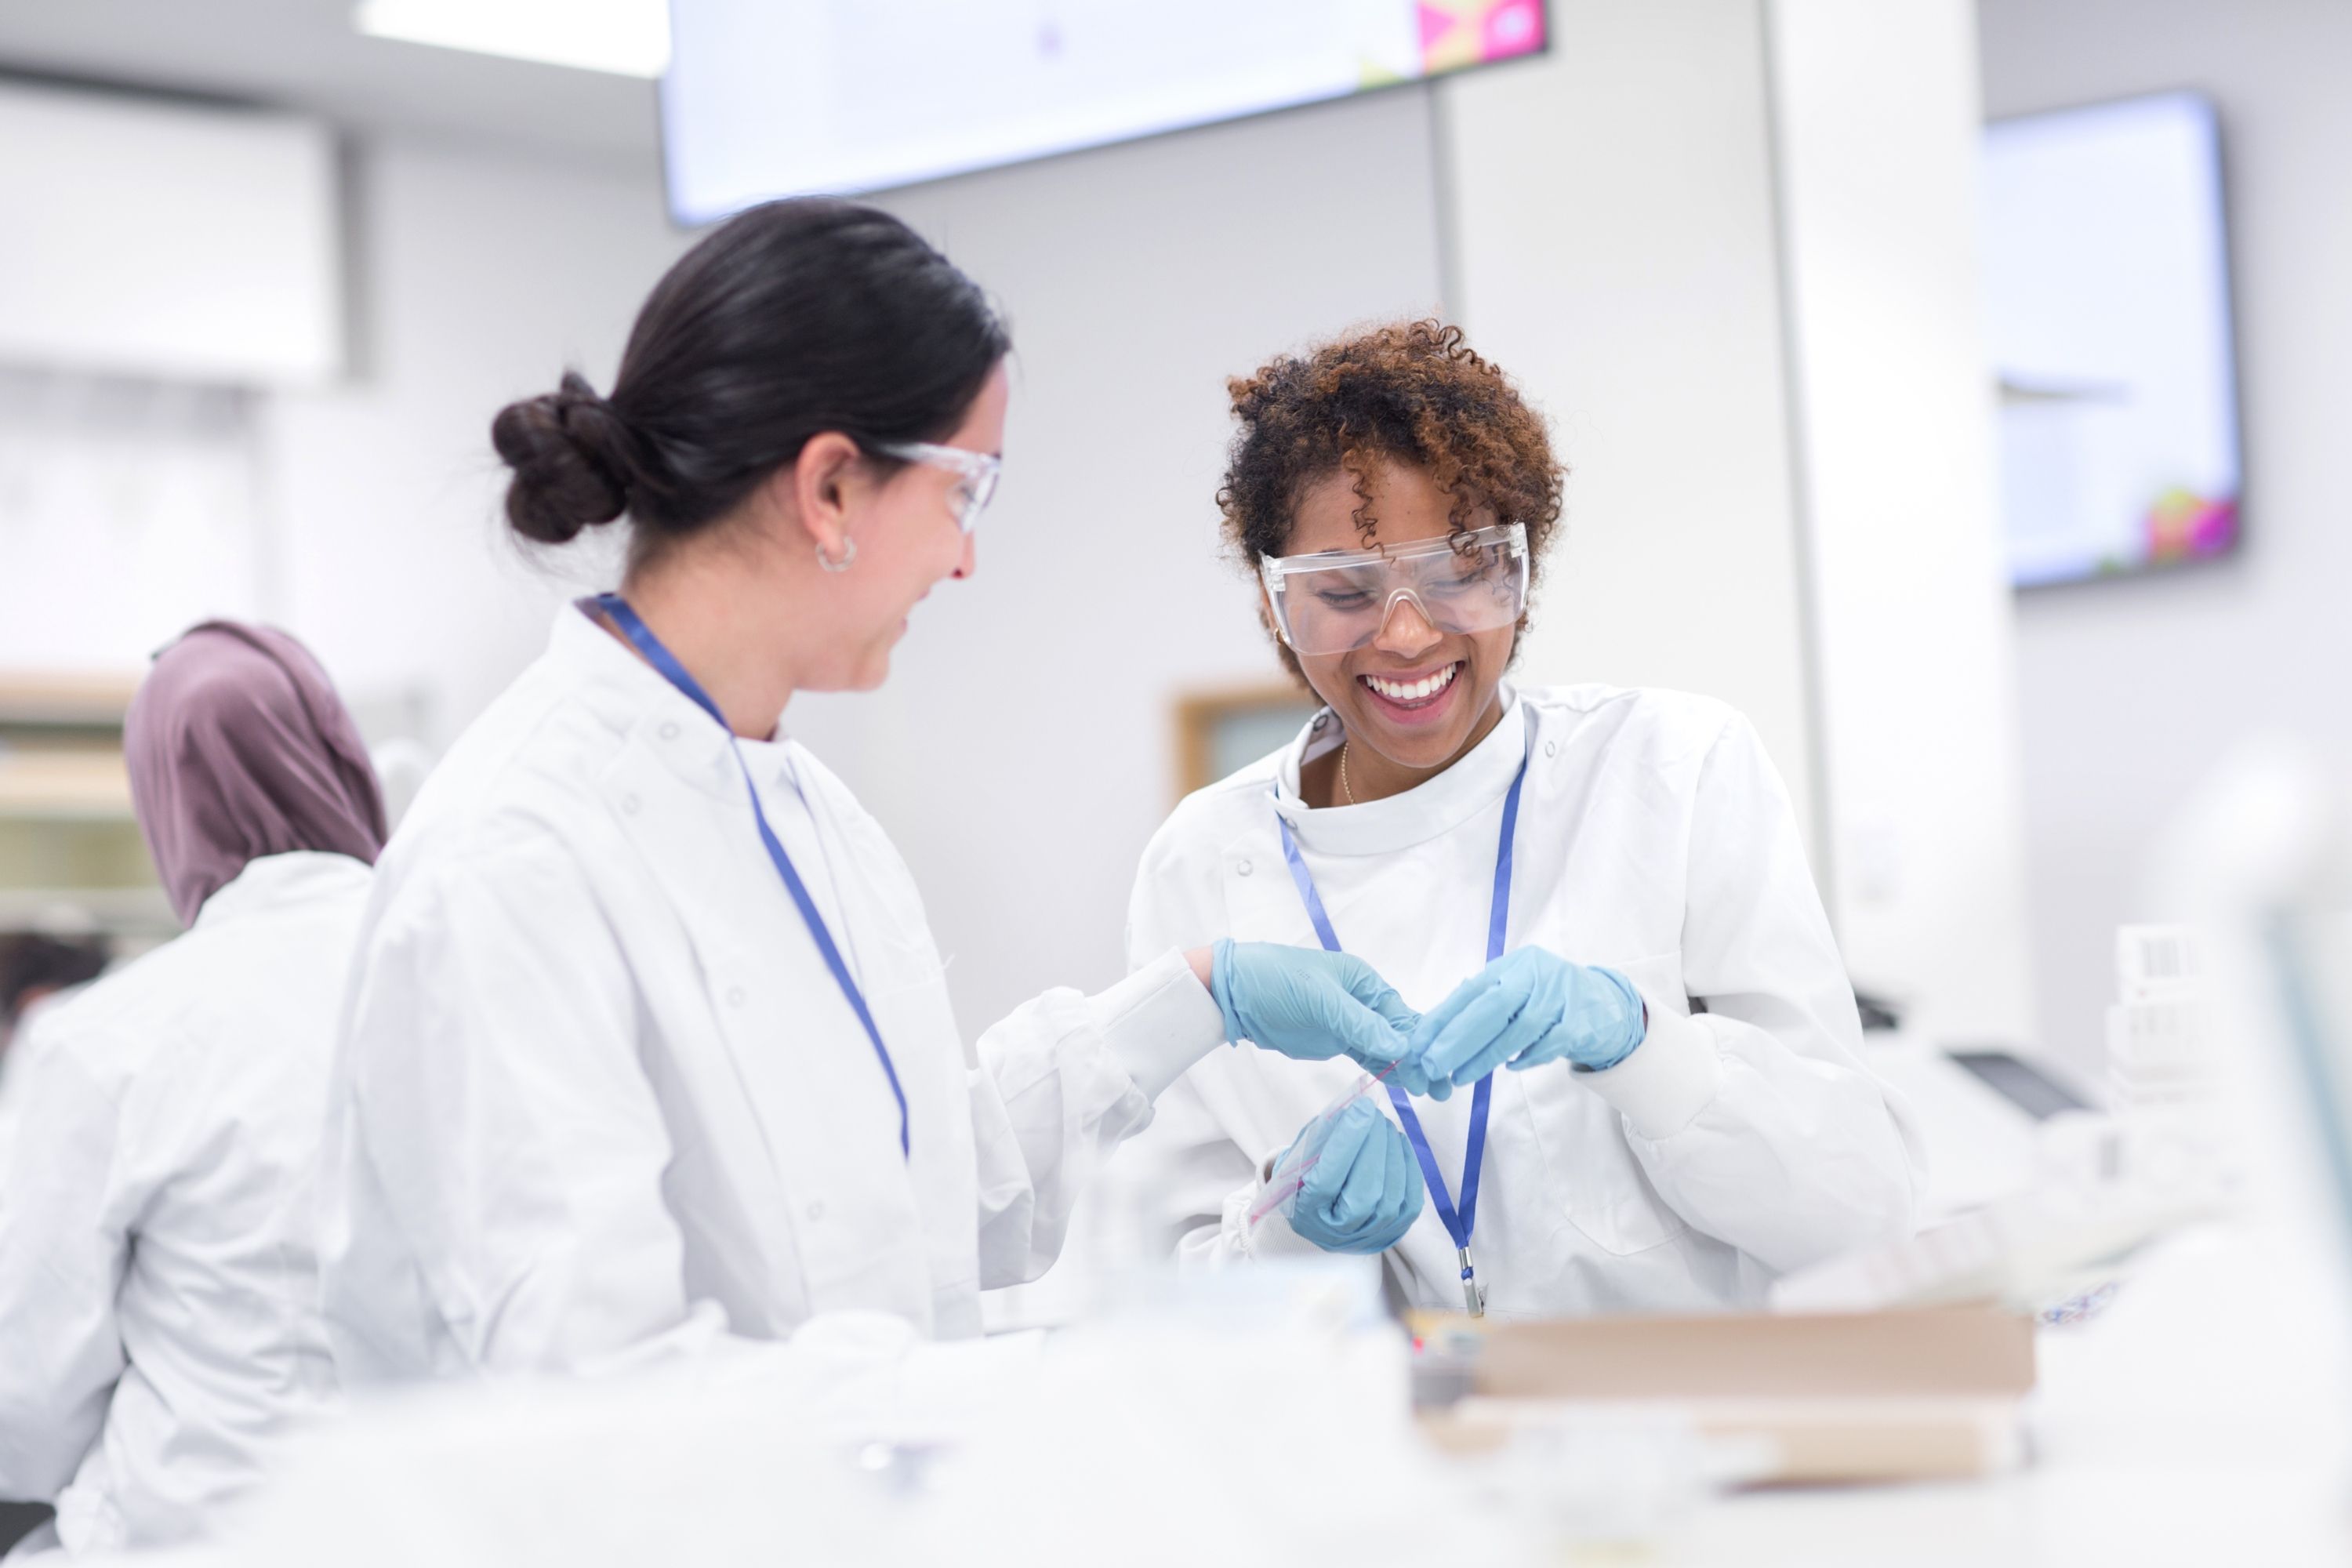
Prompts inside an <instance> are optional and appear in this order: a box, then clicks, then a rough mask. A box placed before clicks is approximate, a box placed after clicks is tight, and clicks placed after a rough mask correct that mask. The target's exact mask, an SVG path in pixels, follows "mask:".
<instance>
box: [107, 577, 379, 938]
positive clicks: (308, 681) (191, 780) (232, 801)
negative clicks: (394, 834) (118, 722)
mask: <svg viewBox="0 0 2352 1568" xmlns="http://www.w3.org/2000/svg"><path fill="white" fill-rule="evenodd" d="M122 753H123V758H124V760H125V761H126V762H128V763H130V764H131V805H132V806H133V808H134V809H136V810H137V812H138V814H139V826H140V827H141V828H142V830H144V831H145V833H146V835H147V847H148V849H149V850H150V851H151V852H152V854H153V855H154V857H155V868H156V870H157V871H159V872H161V873H162V874H163V890H164V891H165V892H166V893H168V894H169V895H170V896H171V900H172V909H173V912H174V913H176V914H177V915H178V916H179V917H180V923H181V924H183V925H186V924H188V923H190V922H192V921H194V920H195V918H196V911H197V910H200V909H202V908H204V904H205V900H206V899H209V898H211V897H212V896H213V895H214V894H215V893H216V892H218V891H220V889H223V888H225V887H226V886H227V885H228V884H229V883H230V882H232V881H234V880H235V879H236V875H237V873H238V872H240V871H242V870H244V869H245V868H246V865H247V862H249V861H253V860H258V859H260V858H262V857H263V856H265V855H285V854H290V853H292V852H294V851H296V850H302V849H311V850H322V851H325V852H327V853H330V854H335V855H349V856H350V857H352V858H353V859H355V860H364V861H366V862H367V863H368V864H369V865H371V866H373V864H375V858H376V856H377V855H378V854H379V853H380V852H381V851H382V850H383V837H384V826H383V793H382V792H381V791H380V790H379V789H378V788H377V787H376V782H375V769H374V768H373V766H371V765H370V764H369V763H368V754H367V747H366V746H365V745H364V744H362V742H361V740H360V732H359V728H358V726H356V725H355V724H353V723H352V716H351V714H350V713H349V712H348V711H347V710H345V709H344V707H343V702H342V699H341V698H340V697H338V696H336V695H335V688H334V685H333V683H331V681H329V680H328V679H327V672H326V671H325V670H323V669H321V668H319V661H318V660H317V659H315V658H311V657H310V649H308V648H306V647H303V646H302V645H301V644H300V643H299V642H296V641H295V640H294V639H293V638H292V637H288V636H287V635H286V634H285V633H284V632H281V631H275V630H272V629H271V628H269V627H268V626H244V625H241V624H239V623H237V622H235V621H206V622H205V623H203V624H202V625H200V626H192V627H190V628H189V629H188V631H187V632H186V633H185V634H184V635H183V636H182V637H181V638H180V640H179V641H177V642H175V643H173V645H172V646H171V647H167V648H165V649H164V650H163V652H162V653H159V654H157V655H156V656H155V668H153V669H152V670H151V671H150V672H149V673H148V676H147V679H145V680H144V681H142V683H141V684H140V687H139V693H138V695H137V696H135V697H133V698H132V699H131V711H130V713H129V715H128V716H127V717H125V719H124V720H123V724H122Z"/></svg>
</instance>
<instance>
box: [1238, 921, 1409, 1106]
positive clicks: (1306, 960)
mask: <svg viewBox="0 0 2352 1568" xmlns="http://www.w3.org/2000/svg"><path fill="white" fill-rule="evenodd" d="M1210 962H1211V965H1212V970H1211V977H1210V981H1209V990H1210V992H1211V994H1213V995H1214V996H1215V997H1216V999H1217V1007H1218V1010H1219V1011H1221V1012H1223V1014H1224V1017H1225V1038H1226V1039H1227V1040H1228V1041H1232V1042H1236V1043H1238V1042H1239V1041H1242V1040H1249V1041H1251V1042H1253V1043H1254V1044H1255V1045H1257V1046H1259V1047H1262V1048H1264V1049H1265V1050H1269V1051H1278V1052H1280V1053H1281V1054H1282V1055H1284V1056H1286V1057H1295V1058H1299V1059H1301V1060H1304V1061H1319V1060H1323V1059H1325V1058H1330V1057H1337V1056H1346V1057H1349V1058H1354V1060H1355V1061H1356V1062H1357V1063H1358V1064H1359V1065H1360V1066H1362V1067H1365V1068H1369V1069H1370V1070H1371V1071H1373V1072H1376V1073H1385V1074H1387V1075H1388V1076H1389V1078H1390V1079H1391V1081H1393V1082H1395V1083H1396V1084H1398V1085H1399V1086H1400V1087H1401V1088H1402V1089H1404V1090H1405V1092H1406V1093H1408V1094H1419V1093H1422V1092H1423V1090H1424V1089H1426V1088H1427V1087H1428V1085H1427V1080H1426V1079H1424V1078H1423V1074H1422V1070H1421V1064H1420V1062H1419V1060H1418V1059H1417V1058H1415V1059H1408V1054H1407V1050H1406V1037H1407V1036H1408V1035H1409V1034H1410V1033H1411V1032H1412V1026H1414V1025H1415V1024H1416V1023H1418V1022H1419V1021H1420V1018H1421V1015H1419V1014H1418V1013H1415V1012H1414V1011H1413V1010H1412V1008H1410V1007H1408V1006H1406V1005H1405V1004H1404V998H1403V997H1402V996H1399V995H1398V994H1396V991H1395V989H1394V988H1393V987H1391V985H1390V984H1389V983H1388V982H1387V981H1385V980H1383V979H1381V977H1380V974H1379V973H1378V972H1377V971H1376V970H1374V969H1373V968H1372V966H1371V965H1370V964H1369V963H1365V962H1364V961H1363V960H1362V959H1360V958H1355V957H1351V956H1350V955H1349V954H1347V953H1344V952H1320V951H1318V950H1317V949H1315V948H1311V947H1288V946H1285V945H1284V944H1282V943H1280V942H1233V941H1229V940H1228V941H1220V942H1217V943H1216V945H1215V947H1214V948H1213V950H1212V954H1211V960H1210Z"/></svg>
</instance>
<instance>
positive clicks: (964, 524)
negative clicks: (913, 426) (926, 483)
mask: <svg viewBox="0 0 2352 1568" xmlns="http://www.w3.org/2000/svg"><path fill="white" fill-rule="evenodd" d="M874 450H876V451H877V452H879V453H881V454H882V455H883V456H884V457H886V458H898V460H899V461H900V462H902V463H920V464H922V465H923V466H924V467H925V468H945V469H947V470H948V472H950V473H951V474H956V475H959V476H961V478H960V479H959V482H958V483H957V485H956V487H955V489H953V490H952V491H950V500H953V501H954V502H955V509H956V526H957V527H958V528H961V529H962V530H963V531H965V532H966V533H970V532H971V531H972V530H973V529H974V528H976V527H978V526H979V524H980V514H981V513H982V512H983V511H986V510H988V502H989V500H990V498H991V497H992V496H994V495H995V494H996V480H997V478H998V476H1000V475H1002V474H1003V472H1004V459H1003V458H995V457H991V456H990V455H989V454H988V453H986V452H970V451H966V450H965V449H964V448H963V447H940V446H934V445H933V444H932V443H930V442H929V441H891V442H887V443H877V445H876V446H875V447H874Z"/></svg>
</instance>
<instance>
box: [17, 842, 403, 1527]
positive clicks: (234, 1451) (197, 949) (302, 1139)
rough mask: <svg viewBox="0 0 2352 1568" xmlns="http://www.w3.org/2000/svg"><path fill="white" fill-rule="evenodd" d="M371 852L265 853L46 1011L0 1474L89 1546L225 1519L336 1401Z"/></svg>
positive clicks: (33, 1087) (21, 1176)
mask: <svg viewBox="0 0 2352 1568" xmlns="http://www.w3.org/2000/svg"><path fill="white" fill-rule="evenodd" d="M367 889H368V868H367V867H366V866H364V865H362V864H361V863H360V862H359V861H356V860H352V859H349V858H345V857H343V856H340V855H314V854H292V855H272V856H268V857H266V858H262V859H259V860H256V861H254V862H252V863H251V864H250V865H248V866H247V867H246V868H245V870H244V871H243V872H242V873H241V874H240V875H239V876H238V877H237V878H236V880H234V881H232V882H230V883H229V884H228V885H227V886H226V887H225V888H222V889H220V890H219V891H217V892H215V894H213V896H212V897H211V898H209V899H207V900H205V906H204V908H203V910H201V911H199V912H198V914H197V916H196V921H195V924H194V926H192V927H190V928H189V930H188V931H186V933H185V934H184V935H182V936H181V937H179V938H178V939H177V940H176V941H173V942H168V943H166V944H165V945H164V946H163V947H161V948H158V949H156V950H155V951H154V952H151V953H148V954H147V955H146V956H144V957H142V958H141V959H139V960H138V961H137V962H135V963H131V964H129V965H127V966H125V967H123V968H121V969H120V970H117V971H116V972H114V973H110V974H109V975H107V976H106V977H105V978H103V979H101V980H99V981H97V982H95V983H94V984H91V985H90V986H89V989H88V990H86V991H84V992H82V993H81V994H79V995H78V996H76V997H74V998H73V999H72V1000H71V1001H69V1002H66V1003H63V1004H61V1005H58V1006H56V1007H54V1008H47V1009H45V1010H44V1011H43V1012H42V1013H41V1014H40V1015H39V1016H38V1017H37V1020H35V1021H34V1023H33V1025H32V1028H33V1030H34V1037H33V1038H32V1039H30V1040H26V1041H21V1042H19V1046H18V1048H19V1049H20V1050H23V1051H24V1053H25V1055H24V1059H23V1060H22V1061H21V1062H19V1063H18V1064H17V1065H18V1067H19V1068H21V1069H22V1070H23V1071H24V1072H25V1074H26V1077H25V1079H24V1081H23V1082H21V1083H19V1084H17V1085H16V1087H15V1089H13V1090H12V1097H13V1098H14V1099H15V1100H16V1103H17V1106H18V1108H19V1110H20V1111H21V1113H22V1120H21V1121H20V1122H19V1124H18V1127H17V1131H16V1135H15V1138H14V1140H13V1142H12V1146H11V1147H10V1148H9V1149H8V1150H7V1151H6V1161H5V1172H6V1173H5V1176H0V1496H5V1497H9V1498H23V1499H40V1500H47V1499H54V1500H56V1503H57V1509H58V1518H57V1530H58V1536H59V1538H60V1539H61V1540H62V1542H63V1543H64V1544H65V1545H66V1546H67V1547H68V1548H69V1549H72V1550H75V1551H97V1550H103V1549H112V1548H118V1547H123V1546H149V1545H155V1544H160V1543H163V1542H174V1541H180V1540H184V1539H187V1538H189V1537H192V1536H194V1535H197V1534H199V1533H201V1532H202V1531H205V1530H206V1529H209V1528H210V1526H211V1525H212V1523H213V1522H214V1520H215V1516H216V1514H217V1510H219V1508H220V1506H221V1505H222V1504H223V1503H224V1502H226V1500H229V1499H230V1498H232V1497H233V1496H235V1495H236V1493H238V1492H239V1491H241V1490H242V1489H244V1488H245V1487H247V1485H248V1484H249V1483H250V1482H251V1481H252V1480H253V1479H255V1478H256V1477H257V1475H258V1474H259V1473H260V1472H261V1471H262V1470H263V1469H264V1468H267V1466H268V1463H269V1462H271V1459H272V1457H273V1452H274V1450H275V1449H276V1448H277V1447H278V1446H279V1445H280V1444H282V1442H283V1441H284V1440H285V1439H286V1436H287V1435H288V1433H289V1431H290V1430H292V1429H293V1428H294V1427H296V1426H298V1425H299V1420H300V1418H301V1417H304V1416H306V1415H311V1414H314V1413H316V1412H317V1411H319V1410H320V1409H321V1408H322V1407H324V1406H325V1405H328V1404H330V1403H331V1400H332V1398H333V1394H334V1376H333V1371H332V1366H331V1362H330V1360H329V1356H328V1352H327V1345H326V1340H325V1335H324V1331H323V1330H322V1328H321V1326H320V1321H319V1316H318V1305H317V1298H318V1281H317V1257H316V1247H315V1242H314V1226H315V1224H316V1194H317V1165H318V1151H319V1132H320V1122H321V1120H322V1118H323V1115H324V1112H325V1109H326V1096H327V1078H328V1070H329V1065H330V1062H331V1056H332V1046H333V1038H334V1026H335V1016H336V1012H337V1008H338V1006H339V1005H340V1003H341V997H342V989H343V973H344V967H345V964H346V963H347V961H348V960H349V958H350V955H351V949H352V937H353V935H354V933H355V932H356V931H357V930H358V926H359V918H360V910H361V909H362V906H363V905H364V904H365V902H366V899H367Z"/></svg>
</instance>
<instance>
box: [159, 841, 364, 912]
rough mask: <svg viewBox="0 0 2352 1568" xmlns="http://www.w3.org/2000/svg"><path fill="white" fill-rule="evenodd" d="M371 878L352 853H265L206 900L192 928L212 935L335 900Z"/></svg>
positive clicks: (304, 850)
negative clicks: (320, 901)
mask: <svg viewBox="0 0 2352 1568" xmlns="http://www.w3.org/2000/svg"><path fill="white" fill-rule="evenodd" d="M373 874H374V868H372V867H371V866H369V865H368V864H367V862H366V861H364V860H354V859H352V858H351V857H350V856H348V855H330V854H325V853H320V852H314V851H311V850H308V849H300V850H295V851H293V852H291V853H289V854H285V855H264V856H263V857H261V858H259V859H258V860H248V861H247V862H246V866H245V869H244V870H242V871H239V872H238V873H237V874H236V876H235V877H233V878H231V879H229V881H228V883H227V884H226V886H224V887H222V888H220V889H218V890H216V891H215V893H214V894H213V896H212V897H211V898H209V899H206V900H205V902H204V907H203V908H202V909H200V910H197V911H196V918H195V921H194V924H193V925H192V926H191V927H190V929H191V930H197V931H211V930H214V929H215V927H219V926H224V925H228V924H232V923H234V922H236V921H241V920H244V919H247V917H249V916H252V915H257V914H268V913H269V912H271V911H272V910H282V909H286V908H289V907H290V906H292V905H296V904H305V903H309V902H310V901H311V900H316V899H330V898H333V897H334V896H335V895H337V894H339V893H344V892H349V891H352V890H353V889H362V888H364V887H366V886H367V880H368V879H369V878H370V877H371V876H373Z"/></svg>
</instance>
